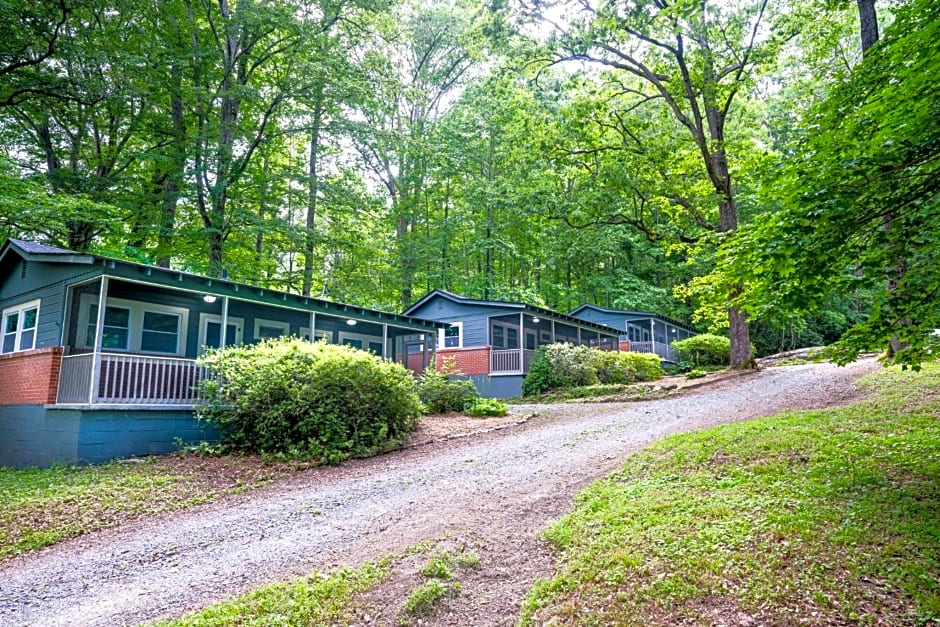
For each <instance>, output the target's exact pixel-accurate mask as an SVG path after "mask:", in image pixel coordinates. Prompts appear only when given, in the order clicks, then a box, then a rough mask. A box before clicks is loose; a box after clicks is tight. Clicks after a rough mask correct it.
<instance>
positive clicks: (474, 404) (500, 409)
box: [465, 398, 509, 418]
mask: <svg viewBox="0 0 940 627" xmlns="http://www.w3.org/2000/svg"><path fill="white" fill-rule="evenodd" d="M465 411H466V412H467V415H468V416H473V417H474V418H480V417H482V416H505V415H506V414H508V413H509V408H508V407H506V403H504V402H502V401H500V400H496V399H495V398H478V399H476V400H474V401H471V402H470V404H469V405H467V408H466V410H465Z"/></svg>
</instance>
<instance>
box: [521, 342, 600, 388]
mask: <svg viewBox="0 0 940 627" xmlns="http://www.w3.org/2000/svg"><path fill="white" fill-rule="evenodd" d="M593 352H595V350H594V349H592V348H588V347H587V346H574V345H572V344H548V345H545V346H540V347H539V349H538V351H536V353H535V358H534V359H533V360H532V365H531V367H530V368H529V374H528V375H526V377H525V379H523V380H522V393H523V395H525V396H533V395H536V394H541V393H542V392H545V391H547V390H554V389H557V388H567V387H574V386H580V385H594V384H595V383H597V372H596V371H595V370H594V367H593V366H592V365H591V359H592V353H593Z"/></svg>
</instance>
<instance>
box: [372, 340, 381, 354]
mask: <svg viewBox="0 0 940 627" xmlns="http://www.w3.org/2000/svg"><path fill="white" fill-rule="evenodd" d="M369 352H370V353H373V354H375V355H378V356H379V357H381V356H382V342H369Z"/></svg>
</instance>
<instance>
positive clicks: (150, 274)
mask: <svg viewBox="0 0 940 627" xmlns="http://www.w3.org/2000/svg"><path fill="white" fill-rule="evenodd" d="M24 244H25V246H24ZM10 249H15V250H16V252H17V253H18V254H20V255H21V256H23V257H24V258H31V257H32V256H33V255H39V256H40V257H38V260H39V261H46V262H52V263H55V262H59V263H83V264H95V265H99V266H101V267H102V272H101V273H102V274H108V275H109V276H114V277H115V278H119V279H127V280H131V281H135V282H138V283H144V284H148V285H155V286H161V287H168V288H173V289H178V290H185V291H193V292H198V293H202V294H213V295H216V296H227V297H230V298H234V299H238V300H243V301H248V302H255V303H259V304H264V305H269V306H273V307H282V308H289V309H296V310H301V311H314V312H322V313H324V314H329V315H336V316H345V317H355V316H361V317H362V318H363V319H365V320H371V321H373V322H378V323H388V324H395V323H397V324H398V325H399V326H405V327H410V328H412V329H416V330H419V331H426V330H428V329H442V328H446V327H448V326H450V325H449V324H447V323H444V322H438V321H436V320H428V319H426V318H416V317H414V316H408V315H402V314H397V313H391V312H387V311H381V310H378V309H369V308H366V307H359V306H357V305H350V304H347V303H340V302H336V301H332V300H326V299H323V298H316V297H313V296H303V295H300V294H293V293H291V292H284V291H281V290H275V289H269V288H262V287H258V286H255V285H250V284H247V283H237V282H235V281H229V280H226V279H217V278H212V277H207V276H203V275H199V274H193V273H190V272H183V271H181V270H173V269H171V268H161V267H159V266H151V265H147V264H141V263H135V262H131V261H124V260H122V259H116V258H113V257H105V256H102V255H93V254H84V253H78V252H75V251H72V250H66V249H63V248H55V247H53V246H46V245H44V244H36V243H33V242H24V241H22V240H15V239H9V240H7V242H6V244H4V246H3V249H2V252H0V260H2V259H3V257H4V256H5V255H6V254H7V252H8V251H9V250H10ZM30 250H32V251H34V252H30Z"/></svg>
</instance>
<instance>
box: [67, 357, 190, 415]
mask: <svg viewBox="0 0 940 627" xmlns="http://www.w3.org/2000/svg"><path fill="white" fill-rule="evenodd" d="M97 357H98V360H97V364H98V368H97V372H96V368H95V364H96V356H95V355H94V354H93V353H86V354H82V355H69V356H67V357H63V358H62V369H61V371H60V373H59V389H58V394H57V397H56V402H58V403H60V404H67V403H81V404H85V403H88V404H92V405H96V404H101V405H193V404H195V403H196V402H198V401H199V399H200V395H199V382H200V381H202V380H203V379H204V378H205V377H206V376H207V371H206V369H205V368H201V367H199V366H197V365H196V362H195V360H192V359H178V358H173V357H150V356H144V355H122V354H117V353H101V354H99V355H98V356H97ZM96 375H97V385H96V384H95V383H94V382H93V379H94V378H95V377H96Z"/></svg>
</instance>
